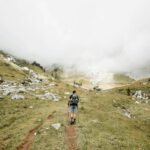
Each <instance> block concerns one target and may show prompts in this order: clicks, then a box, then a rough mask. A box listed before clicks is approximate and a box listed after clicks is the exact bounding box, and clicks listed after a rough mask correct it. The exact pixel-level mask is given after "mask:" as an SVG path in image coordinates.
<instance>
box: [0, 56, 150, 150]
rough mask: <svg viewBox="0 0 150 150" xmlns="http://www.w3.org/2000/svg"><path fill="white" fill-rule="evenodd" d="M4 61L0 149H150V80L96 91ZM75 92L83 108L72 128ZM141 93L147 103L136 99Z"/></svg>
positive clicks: (0, 85)
mask: <svg viewBox="0 0 150 150" xmlns="http://www.w3.org/2000/svg"><path fill="white" fill-rule="evenodd" d="M5 57H6V56H5ZM0 61H1V66H0V73H1V76H2V78H3V79H4V81H3V82H1V83H0V122H1V123H0V149H2V150H16V149H17V150H41V149H42V150H56V149H57V150H75V149H80V150H137V149H139V150H149V149H150V142H149V141H150V128H149V127H150V115H149V114H150V100H149V98H150V97H149V93H150V81H149V78H148V79H143V80H140V81H135V82H133V83H131V84H128V85H126V86H122V87H119V88H115V89H110V90H105V91H101V92H97V91H93V90H86V89H84V88H81V87H80V86H73V85H71V84H68V82H66V81H70V79H71V77H70V78H69V79H68V80H67V78H66V81H65V80H56V79H53V78H51V76H50V75H49V76H48V74H47V73H45V72H43V71H42V70H41V69H40V68H38V67H37V66H32V64H28V63H27V64H26V63H25V64H23V65H21V64H20V65H18V63H13V62H11V63H10V62H6V61H5V60H4V56H1V59H0ZM20 61H21V60H20ZM5 63H6V65H5ZM8 64H9V65H8ZM16 66H17V67H16ZM18 67H19V68H18ZM22 67H28V68H30V69H32V71H31V72H32V75H31V74H30V73H29V71H28V70H27V68H26V69H25V68H24V70H22V69H21V68H22ZM33 72H34V73H33ZM40 77H43V78H42V79H41V78H40ZM76 77H77V76H76ZM81 78H83V76H81V77H80V76H78V79H81ZM73 79H74V76H72V80H73ZM83 79H84V78H83ZM18 81H19V82H18ZM87 81H88V80H87ZM74 89H75V90H77V93H78V95H79V97H80V104H79V108H78V115H77V124H76V125H72V126H70V125H68V106H67V101H68V98H69V95H70V93H71V92H72V90H74ZM128 89H130V95H129V96H128ZM139 90H142V92H143V94H146V95H147V96H148V99H147V98H145V99H144V98H139V97H136V96H134V97H133V96H132V95H134V94H135V93H136V91H139ZM55 124H59V125H60V126H59V127H60V128H58V129H55V128H54V125H55Z"/></svg>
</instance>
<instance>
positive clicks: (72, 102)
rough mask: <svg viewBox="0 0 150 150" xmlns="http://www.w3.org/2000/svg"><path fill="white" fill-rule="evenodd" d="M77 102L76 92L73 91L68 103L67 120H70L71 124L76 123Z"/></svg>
mask: <svg viewBox="0 0 150 150" xmlns="http://www.w3.org/2000/svg"><path fill="white" fill-rule="evenodd" d="M78 102H79V97H78V95H77V94H76V91H73V92H72V94H71V95H70V99H69V101H68V108H69V118H70V123H71V124H73V123H76V113H77V109H78Z"/></svg>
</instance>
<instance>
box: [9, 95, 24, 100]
mask: <svg viewBox="0 0 150 150" xmlns="http://www.w3.org/2000/svg"><path fill="white" fill-rule="evenodd" d="M11 99H12V100H23V99H25V97H24V96H23V95H17V94H15V95H13V96H12V97H11Z"/></svg>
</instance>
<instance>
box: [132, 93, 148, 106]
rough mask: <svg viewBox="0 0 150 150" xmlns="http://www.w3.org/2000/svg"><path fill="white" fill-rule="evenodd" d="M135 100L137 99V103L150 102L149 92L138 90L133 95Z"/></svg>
mask: <svg viewBox="0 0 150 150" xmlns="http://www.w3.org/2000/svg"><path fill="white" fill-rule="evenodd" d="M132 99H133V100H136V102H135V103H137V104H139V103H149V97H148V94H146V93H144V92H143V91H141V90H139V91H136V92H135V94H134V95H133V96H132Z"/></svg>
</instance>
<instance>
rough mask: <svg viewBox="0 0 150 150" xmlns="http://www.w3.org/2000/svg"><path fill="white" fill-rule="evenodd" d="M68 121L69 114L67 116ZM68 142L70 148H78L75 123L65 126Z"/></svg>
mask: <svg viewBox="0 0 150 150" xmlns="http://www.w3.org/2000/svg"><path fill="white" fill-rule="evenodd" d="M66 118H67V121H68V116H67V117H66ZM65 134H66V144H67V147H68V150H77V140H76V128H75V125H67V126H66V128H65Z"/></svg>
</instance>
